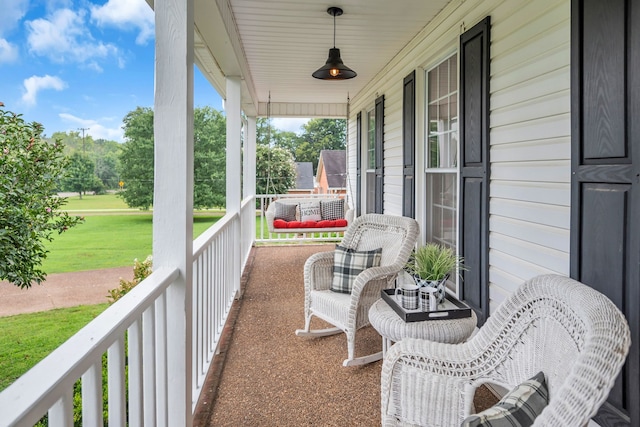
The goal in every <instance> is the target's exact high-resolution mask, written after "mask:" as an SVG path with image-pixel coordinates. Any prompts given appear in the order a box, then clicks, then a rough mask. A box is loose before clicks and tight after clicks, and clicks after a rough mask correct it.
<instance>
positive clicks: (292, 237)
mask: <svg viewBox="0 0 640 427" xmlns="http://www.w3.org/2000/svg"><path fill="white" fill-rule="evenodd" d="M340 196H343V197H344V195H338V194H259V195H257V196H256V200H258V203H259V204H258V219H257V227H258V231H257V235H256V242H258V243H279V242H287V243H301V242H336V241H340V240H342V235H343V233H342V232H313V231H310V232H307V233H270V232H269V229H268V227H267V218H266V216H265V212H266V211H267V207H268V206H269V204H270V203H271V202H273V201H274V200H276V199H287V198H289V199H309V200H316V199H327V198H328V197H335V198H338V197H340Z"/></svg>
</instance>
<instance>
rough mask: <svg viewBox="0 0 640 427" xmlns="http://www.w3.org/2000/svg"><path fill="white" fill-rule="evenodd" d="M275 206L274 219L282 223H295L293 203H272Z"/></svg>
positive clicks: (294, 206) (294, 205)
mask: <svg viewBox="0 0 640 427" xmlns="http://www.w3.org/2000/svg"><path fill="white" fill-rule="evenodd" d="M274 203H275V204H276V213H275V219H281V220H283V221H287V222H288V221H295V220H296V206H297V204H293V203H282V202H274Z"/></svg>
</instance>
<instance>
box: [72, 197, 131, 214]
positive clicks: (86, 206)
mask: <svg viewBox="0 0 640 427" xmlns="http://www.w3.org/2000/svg"><path fill="white" fill-rule="evenodd" d="M66 199H67V203H65V204H64V205H63V206H62V207H63V209H65V210H70V211H85V210H110V209H131V208H129V206H127V204H126V203H125V202H124V200H122V199H121V198H120V197H118V196H117V195H115V194H101V195H99V196H94V195H91V194H89V195H84V196H82V199H81V198H80V196H78V195H77V194H76V195H74V196H68V197H67V198H66Z"/></svg>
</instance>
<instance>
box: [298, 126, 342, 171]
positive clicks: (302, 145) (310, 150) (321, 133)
mask: <svg viewBox="0 0 640 427" xmlns="http://www.w3.org/2000/svg"><path fill="white" fill-rule="evenodd" d="M303 128H304V132H303V133H302V135H301V136H300V140H299V143H298V145H297V147H296V150H295V159H296V161H297V162H311V163H313V173H314V174H315V173H316V170H317V168H318V158H319V157H320V151H322V150H344V149H345V147H346V135H347V122H346V120H343V119H311V120H309V121H308V122H307V123H306V124H305V125H304V126H303Z"/></svg>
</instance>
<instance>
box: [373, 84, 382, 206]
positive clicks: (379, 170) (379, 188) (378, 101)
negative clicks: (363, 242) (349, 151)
mask: <svg viewBox="0 0 640 427" xmlns="http://www.w3.org/2000/svg"><path fill="white" fill-rule="evenodd" d="M375 114H376V129H375V132H376V148H375V156H376V170H375V180H376V183H375V187H376V188H375V192H376V193H375V212H376V213H380V214H381V213H383V212H384V206H383V201H384V187H383V186H384V95H381V96H379V97H378V98H377V99H376V111H375Z"/></svg>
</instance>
